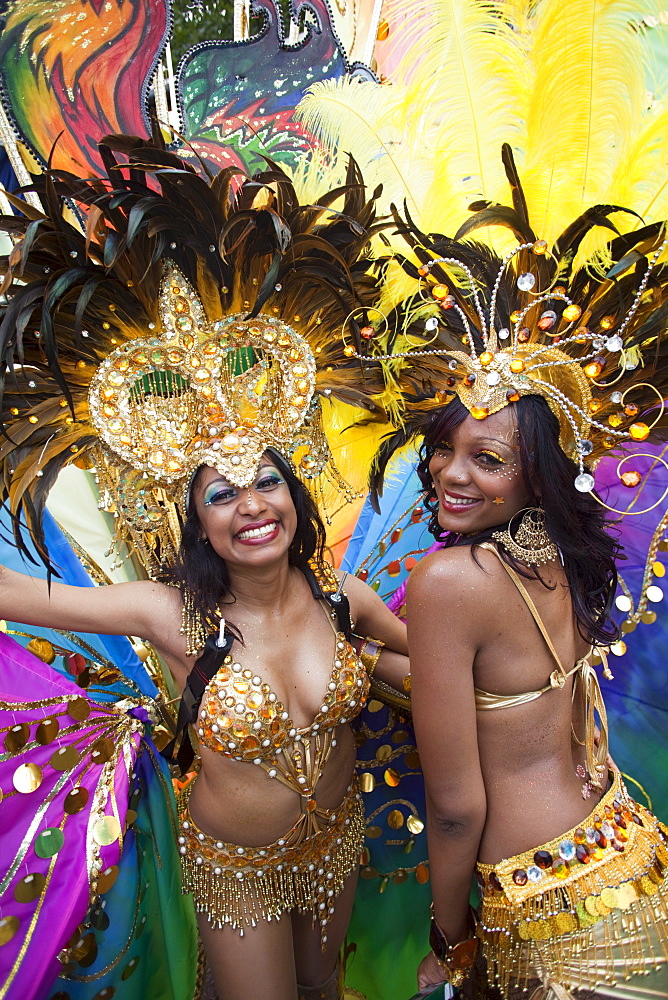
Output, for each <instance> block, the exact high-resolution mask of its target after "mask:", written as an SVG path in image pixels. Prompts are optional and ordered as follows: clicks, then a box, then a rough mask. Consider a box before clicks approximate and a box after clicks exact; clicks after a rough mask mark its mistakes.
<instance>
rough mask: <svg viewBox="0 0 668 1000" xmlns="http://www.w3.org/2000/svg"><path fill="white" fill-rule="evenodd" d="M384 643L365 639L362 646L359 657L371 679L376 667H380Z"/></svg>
mask: <svg viewBox="0 0 668 1000" xmlns="http://www.w3.org/2000/svg"><path fill="white" fill-rule="evenodd" d="M384 645H385V643H384V642H381V641H380V640H379V639H365V640H364V642H363V643H362V645H361V646H360V651H359V653H358V656H359V658H360V660H361V661H362V666H363V667H364V669H365V670H366V672H367V674H368V676H369V677H371V676H372V674H373V672H374V670H375V669H376V666H377V665H378V660H379V659H380V654H381V653H382V651H383V646H384Z"/></svg>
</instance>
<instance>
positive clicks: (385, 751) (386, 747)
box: [376, 743, 392, 760]
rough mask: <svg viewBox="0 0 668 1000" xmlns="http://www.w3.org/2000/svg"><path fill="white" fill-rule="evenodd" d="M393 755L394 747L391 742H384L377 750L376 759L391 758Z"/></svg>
mask: <svg viewBox="0 0 668 1000" xmlns="http://www.w3.org/2000/svg"><path fill="white" fill-rule="evenodd" d="M391 756H392V747H391V746H390V744H389V743H383V745H382V746H379V747H378V749H377V750H376V760H389V759H390V757H391Z"/></svg>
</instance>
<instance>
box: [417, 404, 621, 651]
mask: <svg viewBox="0 0 668 1000" xmlns="http://www.w3.org/2000/svg"><path fill="white" fill-rule="evenodd" d="M509 405H510V406H512V408H513V412H514V414H515V417H516V420H517V428H518V431H519V442H520V464H521V469H522V477H523V480H524V486H525V489H526V491H527V494H528V496H529V497H530V498H531V503H532V504H537V503H538V498H539V497H540V499H541V500H542V504H543V509H544V511H545V527H546V529H547V532H548V534H549V536H550V538H551V540H552V541H553V542H554V543H555V545H557V546H558V547H559V550H560V552H561V555H562V558H563V562H564V570H565V573H566V578H567V580H568V585H569V588H570V593H571V600H572V602H573V612H574V614H575V617H576V620H577V623H578V629H579V631H580V634H581V635H582V637H583V638H584V639H586V640H587V642H598V643H600V644H602V645H606V646H607V645H609V644H610V643H611V642H614V641H615V640H616V639H617V638H618V637H619V630H618V628H617V625H616V623H615V622H614V620H613V619H612V616H611V612H612V607H613V601H614V596H615V590H616V588H617V568H616V565H615V559H616V558H620V546H619V543H618V542H617V541H616V540H615V539H614V538H613V537H612V535H611V534H610V528H611V525H610V524H609V523H608V521H607V518H606V512H605V508H604V507H602V506H601V505H600V504H598V503H597V502H596V500H595V499H594V497H592V496H591V495H590V494H589V493H580V492H578V490H576V489H575V487H574V485H573V482H574V480H575V477H576V476H577V475H578V473H579V471H580V470H579V469H578V467H577V466H576V464H575V462H573V461H572V460H571V459H570V458H569V457H568V456H567V455H566V454H565V452H564V451H562V449H561V447H560V446H559V421H558V420H557V418H556V417H555V415H554V414H553V413H552V411H551V409H550V408H549V406H548V405H547V403H546V401H545V400H544V399H543V397H542V396H522V397H521V398H520V399H519V400H518V402H517V403H511V404H509ZM468 415H469V411H468V410H467V409H466V407H465V406H464V404H463V403H462V402H461V400H460V399H459V398H458V397H456V396H455V398H454V399H453V400H452V402H450V403H448V405H447V406H445V407H443V409H440V410H437V411H436V412H434V413H433V414H432V415H431V416H430V417H428V418H427V419H426V421H425V426H424V430H423V433H424V440H423V444H422V446H421V448H420V461H419V464H418V468H417V471H418V475H419V477H420V482H421V483H422V485H423V487H424V489H425V491H426V496H425V498H424V506H425V507H426V508H427V510H428V511H429V514H430V517H429V531H430V532H431V534H432V535H433V536H434V537H435V538H437V539H438V540H440V541H443V542H444V543H445V546H446V547H449V546H451V545H471V550H472V554H473V556H474V558H475V547H476V545H478V544H480V543H481V542H484V541H488V540H490V539H491V536H492V532H493V531H498V530H499V528H504V527H507V522H506V524H505V525H503V524H501V525H494V526H493V527H491V528H489V529H487V530H485V531H481V532H480V533H479V534H477V535H475V536H473V537H470V536H469V537H466V538H463V537H462V536H461V535H458V534H455V533H453V532H444V531H443V529H442V528H441V526H440V525H439V523H438V497H437V496H436V491H435V490H434V484H433V481H432V478H431V476H430V474H429V462H430V461H431V458H432V456H433V454H434V451H435V450H436V448H437V447H438V446H439V445H440V444H441V443H442V442H443V441H445V440H447V439H448V437H449V436H450V435H451V433H452V431H453V430H454V429H455V428H456V427H458V426H459V424H461V423H462V422H463V421H464V420H465V419H466V417H467V416H468ZM499 551H500V553H501V556H502V558H503V559H504V561H505V562H507V563H508V564H510V565H512V566H513V568H514V569H516V570H517V571H518V572H520V573H521V574H522V575H523V576H525V577H528V576H531V577H534V578H537V579H539V580H540V579H541V577H540V574H539V573H538V572H537V571H532V572H529V571H527V569H526V567H524V566H523V565H522V564H520V563H517V561H516V560H515V559H513V557H512V556H511V555H510V554H509V553H508V552H506V550H505V549H503V548H501V549H500V550H499ZM541 582H544V581H542V580H541Z"/></svg>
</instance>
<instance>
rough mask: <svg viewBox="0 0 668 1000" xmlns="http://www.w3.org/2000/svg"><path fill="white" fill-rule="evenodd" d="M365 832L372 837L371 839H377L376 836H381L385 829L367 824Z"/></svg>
mask: <svg viewBox="0 0 668 1000" xmlns="http://www.w3.org/2000/svg"><path fill="white" fill-rule="evenodd" d="M364 832H365V834H366V836H367V837H370V838H371V840H375V839H376V837H380V835H381V834H382V832H383V831H382V829H381V828H380V827H379V826H367V828H366V830H365V831H364Z"/></svg>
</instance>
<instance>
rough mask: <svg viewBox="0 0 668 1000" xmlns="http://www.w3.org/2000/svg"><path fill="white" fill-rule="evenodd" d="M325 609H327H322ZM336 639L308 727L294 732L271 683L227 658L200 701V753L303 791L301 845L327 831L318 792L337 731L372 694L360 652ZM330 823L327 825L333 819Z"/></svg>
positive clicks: (340, 636)
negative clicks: (238, 763)
mask: <svg viewBox="0 0 668 1000" xmlns="http://www.w3.org/2000/svg"><path fill="white" fill-rule="evenodd" d="M321 603H322V602H321ZM323 607H324V610H325V612H326V614H327V620H328V621H329V623H330V625H331V626H332V631H333V632H334V634H335V649H334V662H333V664H332V672H331V674H330V678H329V682H328V684H327V689H326V691H325V694H324V697H323V699H322V703H321V705H320V709H319V711H318V713H317V714H316V716H315V718H314V720H313V722H312V723H311V724H310V726H306V727H303V728H298V727H297V726H295V724H294V722H293V720H292V719H291V718H290V716H289V713H288V712H287V711H286V708H285V706H284V705H283V703H282V702H281V701H279V700H278V698H277V696H276V694H275V693H274V692H273V691H272V690H271V687H270V685H269V684H266V683H265V682H263V680H262V678H261V677H259V676H258V675H257V674H254V673H253V671H252V670H248V669H245V668H244V667H243V665H242V664H241V663H238V662H237V661H236V660H235V659H234V658H233V657H232V656H230V655H228V656H227V657H226V658H225V660H224V662H223V665H222V666H221V667H220V669H219V670H218V672H217V673H216V675H215V676H214V677H213V678H212V680H211V681H210V682H209V684H208V685H207V687H206V689H205V691H204V695H203V696H202V703H201V704H202V707H201V709H200V713H199V718H198V722H197V735H198V736H199V740H200V743H201V744H202V746H204V747H206V748H207V749H209V750H213V751H214V752H216V753H222V754H224V755H225V756H226V757H231V758H232V759H233V760H239V761H247V762H249V763H253V764H257V765H258V767H261V768H262V769H263V770H264V771H265V772H266V774H267V775H268V776H269V777H270V778H276V779H278V780H279V781H280V782H281V783H282V784H284V785H286V786H287V787H288V788H291V789H292V790H293V791H295V792H297V794H298V795H300V796H301V798H302V813H303V815H304V817H306V816H308V817H309V823H308V824H307V826H308V829H306V828H304V829H300V830H299V835H300V839H301V838H302V837H303V836H304V835H306V834H307V833H308V834H312V833H314V832H317V831H318V830H319V829H320V828H321V824H320V823H319V822H318V819H319V818H322V819H323V820H324V818H325V814H324V811H322V817H320V816H319V813H320V812H321V810H319V808H318V804H317V802H316V799H315V788H316V785H317V783H318V780H319V779H320V777H321V775H322V773H323V771H324V769H325V764H326V763H327V759H328V757H329V755H330V753H331V750H332V748H333V747H334V746H336V739H335V738H334V730H335V728H336V726H338V725H340V724H341V723H344V722H349V721H350V720H351V719H352V718H354V717H355V716H356V715H357V714H358V712H359V711H360V709H361V708H362V706H363V704H364V702H365V701H366V698H367V695H368V692H369V678H368V676H367V672H366V670H365V669H364V666H363V664H362V662H361V660H360V659H359V657H358V655H357V653H356V652H355V650H354V648H353V647H352V646H351V645H350V643H349V642H348V641H347V639H346V637H345V635H344V634H343V633H342V632H338V631H337V630H336V628H335V626H334V623H333V622H332V620H331V618H330V612H329V609H328V608H327V607H326V606H325V605H323ZM327 822H329V819H328V818H327Z"/></svg>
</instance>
